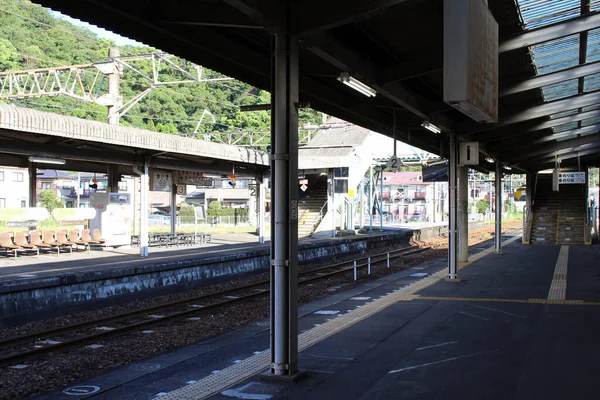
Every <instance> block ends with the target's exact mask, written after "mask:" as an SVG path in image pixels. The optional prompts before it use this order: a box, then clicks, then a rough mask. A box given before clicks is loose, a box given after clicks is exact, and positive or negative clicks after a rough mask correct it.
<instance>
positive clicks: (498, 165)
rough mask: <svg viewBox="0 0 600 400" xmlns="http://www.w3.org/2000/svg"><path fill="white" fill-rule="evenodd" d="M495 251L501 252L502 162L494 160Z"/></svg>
mask: <svg viewBox="0 0 600 400" xmlns="http://www.w3.org/2000/svg"><path fill="white" fill-rule="evenodd" d="M494 183H495V186H496V191H495V192H496V247H495V250H496V253H502V164H501V163H500V160H496V177H495V182H494Z"/></svg>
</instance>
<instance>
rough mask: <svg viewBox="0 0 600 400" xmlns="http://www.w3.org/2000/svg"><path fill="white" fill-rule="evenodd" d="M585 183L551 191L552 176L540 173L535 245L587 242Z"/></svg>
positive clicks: (534, 234)
mask: <svg viewBox="0 0 600 400" xmlns="http://www.w3.org/2000/svg"><path fill="white" fill-rule="evenodd" d="M585 204H586V199H585V194H584V186H583V185H560V191H558V192H553V191H552V175H551V174H540V175H538V182H537V185H536V193H535V199H534V205H533V220H532V225H531V243H532V244H551V245H555V244H559V245H562V244H584V229H585V228H584V227H585Z"/></svg>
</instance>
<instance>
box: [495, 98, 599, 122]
mask: <svg viewBox="0 0 600 400" xmlns="http://www.w3.org/2000/svg"><path fill="white" fill-rule="evenodd" d="M599 103H600V90H598V91H595V92H589V93H586V94H580V95H576V96H571V97H567V98H564V99H560V100H555V101H549V102H546V103H543V104H540V105H538V106H534V107H531V108H529V109H527V110H523V111H520V112H517V113H514V114H512V115H509V116H508V117H506V118H504V119H503V121H502V122H501V124H502V125H509V124H516V123H518V122H523V121H527V120H530V119H535V118H540V117H547V116H550V115H552V114H558V113H561V112H565V111H568V110H573V109H577V108H582V107H588V106H592V105H595V104H599Z"/></svg>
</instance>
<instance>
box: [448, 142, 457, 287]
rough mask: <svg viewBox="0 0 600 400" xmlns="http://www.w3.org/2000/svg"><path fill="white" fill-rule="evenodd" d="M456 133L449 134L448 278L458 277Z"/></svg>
mask: <svg viewBox="0 0 600 400" xmlns="http://www.w3.org/2000/svg"><path fill="white" fill-rule="evenodd" d="M456 152H457V145H456V134H455V133H454V132H453V133H451V134H450V157H449V160H448V161H449V162H448V164H449V165H448V167H449V168H448V169H449V173H448V197H450V199H449V200H450V215H449V219H448V232H449V233H450V238H449V243H448V244H449V246H448V279H451V280H454V279H458V262H457V254H456V247H457V241H456V236H457V215H456V169H457V158H456Z"/></svg>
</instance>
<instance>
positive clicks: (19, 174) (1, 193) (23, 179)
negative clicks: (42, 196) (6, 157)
mask: <svg viewBox="0 0 600 400" xmlns="http://www.w3.org/2000/svg"><path fill="white" fill-rule="evenodd" d="M28 188H29V174H28V172H27V169H25V168H13V167H0V208H5V207H10V208H15V207H27V206H28V205H29V190H28Z"/></svg>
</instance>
